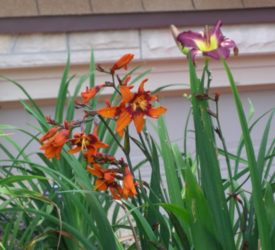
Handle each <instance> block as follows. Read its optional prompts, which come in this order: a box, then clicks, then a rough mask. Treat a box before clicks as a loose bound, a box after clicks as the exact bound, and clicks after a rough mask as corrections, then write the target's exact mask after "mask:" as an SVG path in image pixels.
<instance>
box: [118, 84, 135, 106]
mask: <svg viewBox="0 0 275 250" xmlns="http://www.w3.org/2000/svg"><path fill="white" fill-rule="evenodd" d="M120 92H121V95H122V101H123V102H126V103H127V102H130V101H131V100H132V99H133V97H134V94H133V93H132V92H131V91H130V88H129V87H127V86H121V87H120Z"/></svg>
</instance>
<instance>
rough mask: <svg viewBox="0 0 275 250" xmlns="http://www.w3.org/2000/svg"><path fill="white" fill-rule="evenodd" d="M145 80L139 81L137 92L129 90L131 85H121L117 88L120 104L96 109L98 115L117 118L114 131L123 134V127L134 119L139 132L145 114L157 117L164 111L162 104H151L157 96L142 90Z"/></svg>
mask: <svg viewBox="0 0 275 250" xmlns="http://www.w3.org/2000/svg"><path fill="white" fill-rule="evenodd" d="M146 82H147V79H145V80H143V81H142V82H141V84H140V85H139V88H138V92H137V93H132V92H131V88H132V86H126V85H121V86H120V88H119V90H120V93H121V97H122V100H121V102H120V104H119V105H118V106H115V107H106V108H103V109H100V110H98V111H97V113H98V114H99V115H101V116H103V117H105V118H115V119H117V125H116V131H117V133H118V134H119V135H120V136H123V133H124V129H125V128H126V127H127V126H128V125H129V124H130V122H131V121H134V124H135V127H136V130H137V132H138V133H140V132H141V131H142V129H143V127H144V117H145V116H149V117H152V118H158V117H159V116H160V115H162V114H163V113H165V112H166V108H164V107H162V106H159V107H153V106H152V102H153V101H156V100H157V97H156V96H154V95H151V93H150V91H145V90H144V84H145V83H146Z"/></svg>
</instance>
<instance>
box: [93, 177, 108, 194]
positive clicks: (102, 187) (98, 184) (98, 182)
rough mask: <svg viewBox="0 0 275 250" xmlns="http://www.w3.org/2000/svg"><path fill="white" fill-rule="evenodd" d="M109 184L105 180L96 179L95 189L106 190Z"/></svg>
mask: <svg viewBox="0 0 275 250" xmlns="http://www.w3.org/2000/svg"><path fill="white" fill-rule="evenodd" d="M107 188H108V186H107V185H106V183H105V182H104V181H103V180H100V179H97V180H96V181H95V189H96V190H101V191H105V190H107Z"/></svg>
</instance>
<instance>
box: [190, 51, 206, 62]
mask: <svg viewBox="0 0 275 250" xmlns="http://www.w3.org/2000/svg"><path fill="white" fill-rule="evenodd" d="M190 53H191V57H192V61H193V63H195V59H196V57H197V56H199V55H203V53H202V52H201V51H200V50H198V49H191V51H190Z"/></svg>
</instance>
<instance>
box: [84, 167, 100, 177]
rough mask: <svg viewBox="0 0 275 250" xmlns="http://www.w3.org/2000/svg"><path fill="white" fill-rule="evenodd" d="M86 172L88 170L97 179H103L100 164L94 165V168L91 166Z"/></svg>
mask: <svg viewBox="0 0 275 250" xmlns="http://www.w3.org/2000/svg"><path fill="white" fill-rule="evenodd" d="M86 170H87V171H88V172H89V173H90V174H92V175H94V176H96V177H99V178H101V177H103V172H102V169H101V167H100V165H99V164H94V167H93V168H92V167H90V166H87V168H86Z"/></svg>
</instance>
